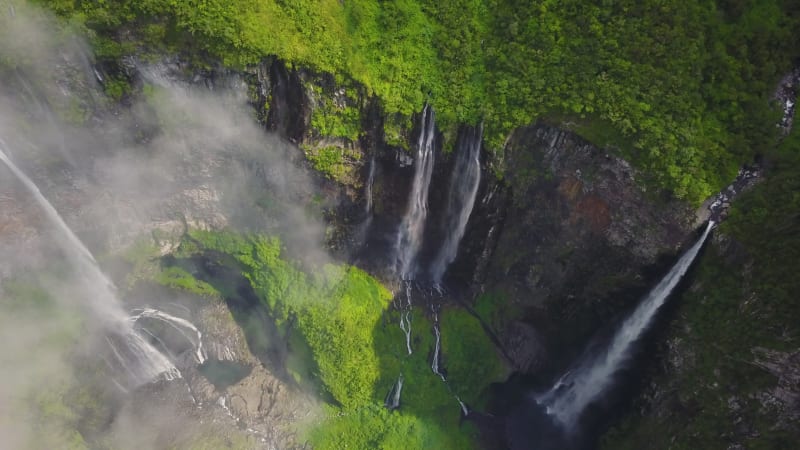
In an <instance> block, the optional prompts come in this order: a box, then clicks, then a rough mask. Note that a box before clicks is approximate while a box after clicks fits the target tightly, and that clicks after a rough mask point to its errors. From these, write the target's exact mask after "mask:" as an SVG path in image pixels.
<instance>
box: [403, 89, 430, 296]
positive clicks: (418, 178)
mask: <svg viewBox="0 0 800 450" xmlns="http://www.w3.org/2000/svg"><path fill="white" fill-rule="evenodd" d="M435 132H436V126H435V121H434V114H433V109H431V107H430V106H428V105H426V106H425V108H424V109H423V110H422V129H421V131H420V134H419V140H418V142H417V158H416V160H415V161H414V166H415V167H414V179H413V181H412V184H411V192H410V194H409V200H408V202H409V205H408V211H407V212H406V215H405V216H404V217H403V221H402V223H401V224H400V228H399V230H398V232H397V240H396V243H395V254H396V256H397V261H396V266H395V270H396V272H397V273H398V274H399V275H400V277H401V278H402V279H403V280H409V279H413V277H414V275H415V274H414V272H415V271H416V267H415V264H416V262H415V260H416V257H417V253H418V252H419V250H420V247H421V246H422V235H423V231H424V228H425V217H427V215H428V188H429V187H430V184H431V175H432V174H433V153H434V152H433V150H434V149H433V138H434V135H435Z"/></svg>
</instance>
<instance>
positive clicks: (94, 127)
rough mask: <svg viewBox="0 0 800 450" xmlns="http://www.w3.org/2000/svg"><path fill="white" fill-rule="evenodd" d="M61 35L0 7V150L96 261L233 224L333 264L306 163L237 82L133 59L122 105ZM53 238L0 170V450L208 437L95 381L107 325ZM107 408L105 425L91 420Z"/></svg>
mask: <svg viewBox="0 0 800 450" xmlns="http://www.w3.org/2000/svg"><path fill="white" fill-rule="evenodd" d="M68 28H69V27H67V26H64V25H63V24H59V23H58V22H57V21H56V20H55V19H53V18H52V17H51V16H50V15H48V14H47V13H45V12H42V11H40V10H37V9H35V8H34V7H31V6H29V5H27V3H25V2H22V1H0V138H2V139H3V140H4V141H5V142H6V143H7V147H8V148H7V150H8V153H10V154H9V156H10V157H11V158H12V159H13V160H14V161H15V162H16V164H17V165H19V166H20V168H21V169H22V170H23V171H25V172H26V173H27V174H28V176H30V177H31V178H32V179H33V180H34V181H35V182H36V183H37V185H38V186H39V188H40V189H41V191H42V193H43V194H44V195H45V197H47V198H48V199H49V200H50V202H51V203H53V205H54V206H55V208H56V209H57V210H58V211H59V213H60V214H61V215H62V216H63V217H64V219H65V221H66V222H67V223H68V224H69V225H70V227H71V228H72V229H73V230H74V231H75V232H76V234H77V235H78V236H79V237H80V238H81V240H83V241H84V243H85V244H86V245H87V247H89V249H90V250H91V251H92V253H94V254H95V256H102V255H105V254H108V253H113V252H118V251H120V250H122V249H124V248H126V247H127V246H129V245H130V244H131V243H133V242H134V240H135V239H137V238H140V237H142V236H150V235H153V233H154V232H156V231H157V232H159V233H160V235H166V236H171V237H172V238H175V237H177V236H179V235H180V234H181V233H182V232H183V231H185V229H186V227H199V228H214V229H221V228H225V227H231V228H234V229H237V230H241V231H260V232H269V233H274V234H279V235H280V236H281V237H282V239H283V240H284V242H285V243H286V246H287V248H288V249H289V250H290V251H291V252H292V254H293V255H296V256H302V258H303V259H304V261H306V262H309V263H311V264H317V263H324V262H327V261H328V257H327V255H326V253H325V252H324V251H323V250H322V245H321V243H322V239H323V236H324V227H323V225H322V224H321V222H320V221H319V220H318V218H316V217H315V216H314V213H313V212H311V211H312V210H313V208H310V206H309V205H310V204H311V202H312V201H313V199H314V191H313V188H312V186H313V184H312V182H311V180H310V178H309V176H308V175H307V174H306V173H305V172H304V171H303V170H302V169H299V168H298V167H297V165H296V164H295V163H294V161H293V160H294V159H295V158H297V155H299V154H300V153H299V152H298V151H297V149H296V148H294V147H293V146H291V145H290V144H288V143H286V142H284V141H282V140H281V139H279V138H278V137H276V136H274V135H271V134H268V133H265V132H264V130H263V129H262V128H261V126H259V125H258V124H257V123H256V121H255V120H254V118H253V113H252V111H251V110H250V109H249V107H248V106H247V87H246V85H244V83H243V82H242V81H241V80H240V79H239V78H238V77H237V76H236V75H235V74H231V75H230V76H227V77H225V78H224V79H221V80H216V82H215V83H214V84H211V85H208V84H207V83H194V82H192V81H187V80H186V79H184V77H183V76H182V75H181V73H180V70H179V67H178V64H177V63H174V62H173V63H169V62H167V63H161V64H150V65H146V64H141V65H140V64H137V63H136V62H135V61H130V65H131V67H130V69H131V70H132V71H134V72H135V78H136V79H137V80H139V81H140V82H142V83H144V86H145V87H144V91H145V94H144V95H143V96H142V98H138V99H137V100H136V101H135V103H134V104H133V105H131V106H129V107H120V106H119V105H118V104H116V103H115V102H113V101H111V100H109V99H108V97H106V96H105V95H104V94H103V92H102V84H101V81H102V78H103V75H102V74H100V73H98V72H97V71H95V69H94V68H93V66H92V64H91V61H92V56H91V52H90V50H89V49H88V47H87V46H86V45H85V44H84V43H83V42H82V41H81V40H80V39H79V38H78V37H76V35H75V34H74V33H72V32H71V31H70V30H69V29H68ZM212 88H213V89H212ZM56 239H58V237H57V234H54V233H53V230H52V227H51V226H50V225H49V224H48V223H47V221H46V218H45V216H44V214H42V213H41V211H39V210H38V207H37V206H36V204H35V202H34V201H33V199H32V198H31V196H30V195H29V193H28V192H26V191H25V189H23V188H22V187H21V186H20V184H19V183H18V182H17V180H16V179H15V178H14V177H13V176H12V174H11V173H10V172H9V171H8V170H7V169H6V168H5V167H4V166H0V339H2V342H3V345H2V346H0V437H1V438H0V449H6V448H9V449H12V448H13V449H18V448H45V447H49V448H70V447H71V446H72V447H74V448H82V446H83V445H84V442H83V436H81V434H80V433H81V432H83V431H82V430H83V429H92V430H98V429H102V430H104V433H106V434H104V435H103V436H99V437H98V436H92V438H95V439H103V440H104V442H106V443H108V444H109V445H113V446H114V447H115V448H153V447H162V446H169V445H175V443H176V442H177V441H176V439H178V441H180V442H189V441H191V439H192V438H193V436H195V435H196V434H197V433H200V434H203V433H206V432H207V431H208V428H205V429H204V430H205V431H202V432H201V431H200V428H198V425H197V423H194V422H192V421H193V420H196V419H197V417H193V418H188V417H187V418H182V417H181V413H180V412H179V411H177V410H176V407H174V406H165V405H138V406H137V407H136V408H133V407H130V406H127V407H121V406H120V405H130V404H131V401H132V400H131V399H126V398H125V397H124V394H123V393H121V392H120V391H119V390H118V389H116V388H115V386H114V383H113V382H111V381H110V380H107V379H104V378H103V376H102V375H103V373H104V372H105V371H107V365H106V364H104V362H103V360H102V355H103V353H104V352H107V349H105V348H104V345H105V340H104V336H103V334H102V329H103V327H102V326H101V324H98V323H96V321H97V320H98V318H97V317H96V316H92V317H91V319H89V318H88V317H89V316H87V315H86V314H84V312H86V309H87V307H88V306H87V305H88V304H89V303H91V302H86V298H85V297H86V295H91V294H90V293H91V290H92V287H91V286H80V285H78V284H77V283H78V280H79V279H80V278H79V277H76V276H75V274H74V273H72V272H73V268H71V267H70V266H69V263H68V259H66V258H64V257H63V253H62V250H59V247H58V246H57V245H56V242H55V240H56ZM167 250H169V249H168V248H167V249H165V251H167ZM32 299H35V300H36V301H32ZM95 368H96V369H97V370H94V369H95ZM87 374H93V375H92V376H89V377H88V378H87ZM45 387H46V388H45ZM180 389H183V390H185V388H184V387H180ZM115 408H116V410H118V413H117V414H116V416H114V422H113V423H112V424H105V425H104V424H98V423H94V422H92V421H95V422H97V421H101V420H106V419H103V417H107V414H108V413H107V411H108V410H109V409H115ZM131 408H133V409H132V410H131ZM137 408H138V409H137ZM76 409H77V410H81V411H84V413H82V414H83V415H81V414H78V413H76V412H75V411H76ZM86 411H88V412H86ZM132 411H133V412H132ZM181 411H183V410H181ZM142 412H146V414H145V416H147V417H146V418H144V417H143V416H142ZM76 414H77V415H76ZM104 414H106V416H104ZM192 414H194V413H192ZM197 414H199V413H197ZM87 417H88V418H87ZM159 418H160V419H159ZM167 419H168V420H167ZM175 430H179V432H175V434H173V435H170V433H171V432H173V431H175ZM143 433H146V434H143ZM144 436H148V437H147V438H145V437H144ZM159 436H161V437H163V436H167V437H165V438H163V439H162V440H161V441H159ZM181 439H182V441H181Z"/></svg>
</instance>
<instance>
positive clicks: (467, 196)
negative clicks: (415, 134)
mask: <svg viewBox="0 0 800 450" xmlns="http://www.w3.org/2000/svg"><path fill="white" fill-rule="evenodd" d="M482 139H483V126H482V125H481V126H479V127H476V128H468V129H467V130H466V131H465V132H463V133H462V135H461V139H459V142H458V146H457V148H456V155H455V157H456V162H455V165H454V166H453V172H452V173H451V175H450V191H449V194H448V196H447V204H446V206H445V211H444V220H445V230H446V233H445V235H444V242H442V245H441V247H439V251H438V253H437V254H436V257H435V258H434V259H433V262H432V263H431V267H430V275H431V278H432V279H433V282H434V283H436V284H440V283H441V282H442V277H443V276H444V273H445V271H446V270H447V267H448V266H450V263H452V262H453V261H454V260H455V259H456V255H457V254H458V245H459V244H460V243H461V239H462V238H463V237H464V232H465V231H466V229H467V222H468V221H469V216H470V214H472V208H473V207H474V206H475V198H476V197H477V195H478V185H479V184H480V182H481V162H480V151H481V142H482Z"/></svg>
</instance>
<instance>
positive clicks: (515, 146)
mask: <svg viewBox="0 0 800 450" xmlns="http://www.w3.org/2000/svg"><path fill="white" fill-rule="evenodd" d="M503 164H504V173H505V177H506V178H505V182H506V184H507V192H508V193H507V194H506V195H507V196H508V198H509V201H508V208H507V212H506V213H505V218H504V224H503V229H502V233H500V235H499V239H498V242H497V247H496V249H495V250H494V252H493V254H492V257H491V258H490V260H489V263H488V268H487V270H486V275H485V281H484V282H483V283H482V285H481V290H482V291H484V292H489V293H496V294H498V295H499V296H500V297H502V298H505V299H506V301H507V302H508V307H509V308H510V309H514V310H516V311H517V316H516V317H515V319H516V321H512V322H511V323H513V324H514V325H513V326H511V327H509V328H508V330H511V331H510V332H501V333H500V334H501V336H502V340H504V341H505V342H507V343H508V345H509V346H511V347H518V346H519V345H520V343H519V342H526V341H528V340H527V339H522V340H521V339H517V337H516V336H515V334H516V332H515V331H513V330H518V329H520V327H523V328H524V326H523V324H524V325H525V326H527V327H532V328H533V329H535V330H537V333H538V334H539V335H540V336H541V339H542V342H541V343H540V344H541V345H543V346H544V348H548V349H550V350H554V352H553V355H552V356H551V357H550V358H548V357H546V356H544V355H538V356H537V357H533V356H532V354H531V352H530V351H525V350H522V349H518V348H510V349H509V351H510V352H511V353H514V354H515V353H521V354H525V355H528V356H527V358H528V359H527V360H522V361H518V362H517V365H518V367H519V368H520V369H521V370H523V371H531V372H535V371H537V370H539V369H541V368H542V367H543V366H544V365H552V364H553V362H554V360H553V358H556V359H557V357H556V356H555V355H558V354H559V353H562V354H563V349H575V348H579V347H581V346H582V345H583V343H585V342H586V341H587V340H588V337H589V336H590V335H591V334H592V333H593V332H594V331H596V330H597V329H598V328H599V327H602V324H604V323H607V322H608V320H609V319H611V318H613V317H615V315H617V314H619V312H620V311H623V310H625V309H626V308H627V307H629V306H630V305H631V304H632V302H635V300H636V299H637V295H636V294H637V293H638V292H639V291H640V290H642V289H644V288H645V287H646V286H647V283H648V282H649V281H650V279H651V278H652V277H653V275H655V273H654V272H653V271H652V270H648V269H652V268H654V267H657V266H658V265H659V264H658V263H659V261H660V259H659V258H660V257H664V256H665V255H667V256H668V255H671V254H674V252H676V250H677V249H678V248H679V247H680V245H681V244H682V243H684V241H685V239H686V238H687V236H688V233H689V231H690V228H691V224H692V222H693V220H694V217H693V214H692V213H691V212H690V210H689V208H687V206H686V205H684V204H682V203H680V202H676V201H669V200H664V199H660V198H654V197H655V195H653V194H648V193H647V192H645V191H644V190H643V188H642V187H641V185H640V184H638V183H637V173H636V171H635V170H634V169H633V168H631V167H630V165H629V164H628V163H626V162H625V161H624V160H622V159H620V158H618V157H615V156H613V155H611V154H609V153H608V152H606V151H604V150H602V149H600V148H597V147H595V146H593V145H591V144H590V143H589V142H587V141H585V140H583V139H582V138H580V137H578V136H576V135H575V134H573V133H570V132H568V131H564V130H561V129H559V128H557V127H555V126H552V125H548V124H544V123H540V124H537V125H534V126H531V127H527V128H523V129H519V130H517V131H516V132H515V133H514V134H513V135H512V137H511V139H510V140H509V143H508V146H507V148H506V153H505V160H504V161H503ZM520 321H521V322H520ZM521 345H522V346H523V347H524V345H526V344H521ZM555 350H557V351H555ZM567 353H569V351H568V352H567Z"/></svg>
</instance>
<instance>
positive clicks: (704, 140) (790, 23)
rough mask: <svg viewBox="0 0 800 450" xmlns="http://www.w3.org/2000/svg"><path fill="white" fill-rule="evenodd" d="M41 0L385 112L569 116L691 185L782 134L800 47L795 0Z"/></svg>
mask: <svg viewBox="0 0 800 450" xmlns="http://www.w3.org/2000/svg"><path fill="white" fill-rule="evenodd" d="M42 2H43V3H44V4H46V5H48V6H49V7H51V8H52V9H53V10H55V11H56V12H57V13H59V14H62V15H65V16H68V17H71V18H73V19H74V20H73V22H75V23H83V24H85V26H86V27H87V28H88V29H89V30H90V33H91V34H92V36H94V40H95V41H96V42H97V45H98V49H99V50H98V53H99V54H100V55H102V56H110V57H117V55H119V54H121V53H125V52H130V51H131V48H136V49H137V50H136V51H138V52H142V51H149V50H154V49H155V50H157V49H162V50H164V49H165V50H167V51H183V52H188V53H191V54H194V55H200V56H202V55H210V56H212V57H214V58H218V59H220V60H222V61H224V62H225V63H226V64H229V65H232V66H235V67H241V66H247V65H250V64H254V63H257V62H259V61H261V60H262V59H263V58H264V57H266V56H269V55H276V56H277V57H279V58H281V59H283V60H285V61H287V62H288V63H290V64H293V65H299V66H303V67H308V68H311V69H314V70H316V71H318V72H326V73H330V74H333V75H335V77H336V79H337V80H338V81H341V82H343V83H344V84H345V85H351V84H354V83H357V84H359V85H361V86H363V89H364V91H365V92H366V93H367V94H368V95H373V96H376V97H377V98H379V99H380V101H381V104H382V106H383V110H384V112H385V113H386V114H387V115H391V114H396V115H398V116H400V117H404V118H408V117H409V116H410V115H411V114H412V113H413V112H415V111H419V110H420V109H421V107H422V105H423V104H424V103H425V102H430V103H431V104H432V105H433V106H434V108H435V109H436V111H437V116H438V119H439V124H440V127H441V128H442V129H444V130H448V129H452V128H453V127H454V125H455V124H457V123H473V124H474V123H477V122H478V121H480V120H485V123H486V140H487V142H488V144H489V146H490V147H491V148H494V149H500V148H501V147H502V144H503V142H504V139H505V137H506V135H507V134H508V133H509V132H510V131H511V130H513V129H514V128H515V127H518V126H521V125H526V124H529V123H531V122H533V121H535V120H536V119H537V118H541V117H554V118H561V119H564V120H565V121H567V122H571V123H573V124H575V129H576V130H577V131H578V132H580V133H584V134H585V135H586V136H587V137H588V138H590V139H595V138H597V137H598V136H599V137H600V140H601V141H602V142H601V143H602V144H605V145H608V146H609V147H610V148H612V149H613V148H617V149H618V150H619V151H620V152H622V153H623V154H624V155H625V156H626V157H628V158H630V159H631V160H632V161H633V162H634V163H635V164H636V165H637V166H638V167H640V168H642V169H644V171H645V173H646V175H647V176H648V177H649V180H648V181H649V182H650V183H651V184H653V185H655V186H658V187H664V188H667V189H669V190H671V191H672V192H674V194H675V195H677V196H679V197H684V198H687V199H690V200H699V199H701V198H703V197H704V196H706V195H708V194H710V193H711V192H713V191H715V190H716V189H717V188H719V187H720V186H721V185H723V184H724V183H725V182H727V181H728V180H729V179H730V178H731V177H732V176H733V174H734V173H735V170H736V168H737V167H738V166H739V165H740V164H741V163H742V162H744V161H747V160H749V159H750V158H751V157H752V155H753V154H754V153H758V152H760V151H762V150H763V149H764V146H765V143H768V142H770V139H772V138H773V136H772V132H773V130H774V127H772V126H771V124H772V123H774V118H775V116H774V114H773V110H772V109H770V107H769V96H770V94H771V91H772V89H773V86H774V83H775V82H776V80H777V78H778V77H779V76H780V75H781V74H782V73H783V72H784V71H786V70H787V68H788V67H789V65H790V64H791V61H792V60H793V58H795V57H797V56H798V54H797V49H798V48H800V45H798V44H800V43H799V42H798V39H800V38H798V36H800V33H798V32H797V31H798V28H799V27H798V24H799V23H800V11H798V6H797V3H796V2H790V1H786V0H767V1H754V0H734V1H727V0H725V1H723V0H718V1H710V0H709V1H704V2H700V3H693V4H691V5H686V4H685V3H683V2H675V1H666V2H665V1H660V0H658V1H657V0H647V1H639V0H623V1H616V2H603V3H601V4H593V3H587V2H584V1H579V0H568V1H560V0H559V1H556V0H538V1H536V2H533V3H531V4H530V5H527V6H526V7H520V5H518V4H517V2H513V1H510V0H453V1H447V2H443V1H432V0H402V1H396V2H378V3H376V2H373V1H370V0H348V1H346V2H340V1H338V0H300V1H293V2H283V1H279V0H235V1H221V0H209V1H203V2H201V3H196V2H174V1H167V0H147V1H133V0H108V1H103V2H83V1H77V0H42ZM123 31H131V32H133V33H134V34H135V35H136V36H138V42H137V44H136V45H131V44H130V42H129V38H127V37H126V38H121V36H129V35H130V34H129V33H125V32H123ZM112 41H116V42H117V44H113V43H112ZM201 59H202V58H201ZM323 106H324V105H323ZM325 109H326V108H323V112H322V113H318V114H317V116H316V117H315V118H314V119H313V120H314V122H315V126H316V127H318V128H319V129H320V130H321V131H322V132H323V133H330V135H332V136H342V137H347V138H349V139H352V138H353V137H355V136H357V135H358V132H357V129H358V128H357V127H356V126H355V125H356V122H355V118H356V117H357V114H356V111H353V110H348V109H345V110H343V111H339V112H337V113H336V114H334V115H331V114H328V113H326V112H324V111H325ZM394 128H395V127H393V126H391V124H390V126H388V127H387V131H388V132H387V133H386V135H387V138H388V140H389V142H390V143H393V144H396V143H397V138H398V136H397V133H395V132H394V131H395V129H394Z"/></svg>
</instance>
